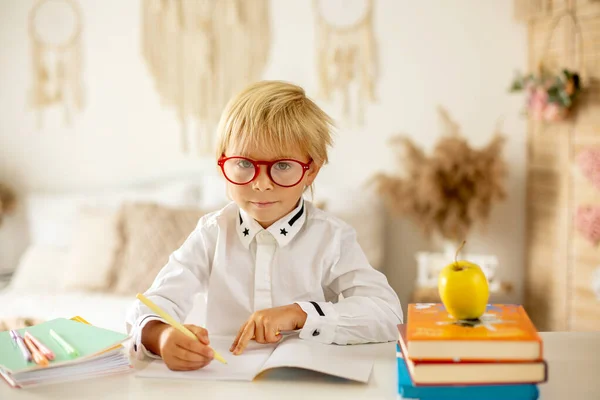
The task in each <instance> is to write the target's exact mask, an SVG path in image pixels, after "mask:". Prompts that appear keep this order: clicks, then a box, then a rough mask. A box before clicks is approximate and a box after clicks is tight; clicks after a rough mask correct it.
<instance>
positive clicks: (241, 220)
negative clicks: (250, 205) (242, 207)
mask: <svg viewBox="0 0 600 400" xmlns="http://www.w3.org/2000/svg"><path fill="white" fill-rule="evenodd" d="M238 215H239V216H240V225H241V224H243V223H244V220H243V219H242V213H238Z"/></svg>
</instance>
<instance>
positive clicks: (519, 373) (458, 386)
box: [397, 303, 548, 400]
mask: <svg viewBox="0 0 600 400" xmlns="http://www.w3.org/2000/svg"><path fill="white" fill-rule="evenodd" d="M398 331H399V340H398V346H397V350H398V351H397V361H398V392H399V394H400V396H401V398H403V399H420V400H433V399H436V400H444V399H463V400H469V399H488V400H495V399H511V400H535V399H537V398H538V396H539V390H538V387H537V385H538V384H540V383H542V382H545V381H546V380H547V379H548V366H547V363H546V362H545V360H544V359H543V346H542V340H541V338H540V336H539V335H538V332H537V330H536V329H535V327H534V325H533V324H532V322H531V320H530V319H529V317H528V316H527V313H526V312H525V310H524V308H523V307H522V306H520V305H509V304H492V305H488V307H487V310H486V312H485V314H484V315H483V316H482V317H481V318H480V319H479V320H467V321H460V320H456V319H454V318H452V317H451V316H450V315H449V314H448V312H447V311H446V309H445V308H444V306H443V304H441V303H426V304H409V306H408V313H407V323H406V324H402V325H398Z"/></svg>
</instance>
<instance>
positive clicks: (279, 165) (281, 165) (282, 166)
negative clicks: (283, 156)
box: [273, 161, 292, 171]
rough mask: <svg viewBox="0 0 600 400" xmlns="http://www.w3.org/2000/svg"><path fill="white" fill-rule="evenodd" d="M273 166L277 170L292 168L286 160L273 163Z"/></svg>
mask: <svg viewBox="0 0 600 400" xmlns="http://www.w3.org/2000/svg"><path fill="white" fill-rule="evenodd" d="M273 168H275V169H276V170H278V171H287V170H288V169H290V168H292V166H291V165H290V163H288V162H285V161H280V162H278V163H275V165H273Z"/></svg>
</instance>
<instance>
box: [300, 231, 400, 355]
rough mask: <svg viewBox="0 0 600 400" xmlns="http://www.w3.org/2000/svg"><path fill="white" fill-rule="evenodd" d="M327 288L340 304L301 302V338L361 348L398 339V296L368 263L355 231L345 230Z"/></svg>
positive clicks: (326, 280) (382, 276)
mask: <svg viewBox="0 0 600 400" xmlns="http://www.w3.org/2000/svg"><path fill="white" fill-rule="evenodd" d="M338 243H339V247H338V249H337V250H338V253H337V256H336V258H335V262H334V263H333V266H332V267H331V268H330V269H329V271H326V273H325V278H324V287H325V289H326V290H329V291H331V292H333V294H334V295H335V296H336V297H337V296H339V295H342V299H341V300H339V301H338V302H336V303H334V302H314V301H311V302H298V303H297V304H298V305H299V306H300V307H301V308H302V310H304V312H306V314H307V318H306V322H305V324H304V327H303V328H302V329H301V331H300V338H302V339H307V340H315V341H318V342H322V343H335V344H342V345H345V344H358V343H372V342H388V341H395V340H397V339H398V329H397V325H398V324H401V323H402V318H403V315H402V308H401V306H400V301H399V299H398V296H397V295H396V292H394V290H393V289H392V288H391V287H390V285H389V284H388V281H387V279H386V277H385V275H383V274H382V273H381V272H379V271H377V270H376V269H374V268H373V267H372V266H371V265H370V264H369V262H368V260H367V258H366V256H365V254H364V252H363V251H362V249H361V248H360V245H359V244H358V241H357V240H356V233H355V231H354V229H353V228H351V227H349V226H347V227H344V228H343V230H342V233H341V236H340V240H339V242H338Z"/></svg>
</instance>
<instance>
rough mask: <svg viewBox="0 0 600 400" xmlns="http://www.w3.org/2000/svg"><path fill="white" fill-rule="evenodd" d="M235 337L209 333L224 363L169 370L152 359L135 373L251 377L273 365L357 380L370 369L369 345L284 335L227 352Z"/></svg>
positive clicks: (366, 376)
mask: <svg viewBox="0 0 600 400" xmlns="http://www.w3.org/2000/svg"><path fill="white" fill-rule="evenodd" d="M233 340H234V337H225V336H220V337H219V336H211V337H210V345H211V347H212V348H214V349H215V350H216V351H218V352H219V353H220V354H221V355H222V356H223V357H225V359H226V360H227V364H222V363H220V362H218V361H213V362H211V363H210V364H209V365H208V366H206V367H204V368H202V369H199V370H196V371H171V370H170V369H169V368H168V367H167V366H166V365H165V363H164V362H163V361H161V360H156V361H153V362H151V363H150V364H149V365H148V366H147V367H146V368H145V369H143V370H141V371H140V372H138V373H137V375H136V376H138V377H143V378H170V379H197V380H235V381H251V380H253V379H254V378H255V377H256V376H258V375H259V374H260V373H262V372H264V371H267V370H270V369H273V368H282V367H290V368H302V369H307V370H312V371H317V372H321V373H324V374H327V375H332V376H336V377H340V378H344V379H349V380H354V381H358V382H364V383H366V382H368V381H369V376H370V375H371V370H372V369H373V360H374V357H373V349H372V347H371V346H370V345H351V346H337V345H327V344H321V343H317V342H311V341H307V340H302V339H300V338H298V335H297V334H293V335H289V336H286V337H285V338H284V339H283V340H282V341H281V342H279V343H278V344H273V345H265V344H258V343H256V342H254V341H252V342H250V344H249V345H248V347H247V348H246V350H245V351H244V353H242V354H241V355H239V356H234V355H233V354H231V353H230V352H229V347H230V346H231V343H233Z"/></svg>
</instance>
